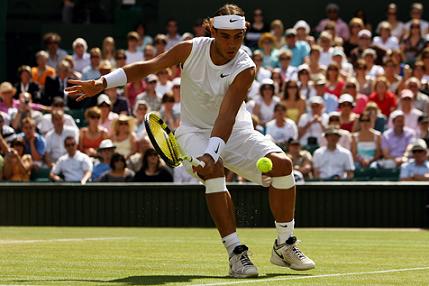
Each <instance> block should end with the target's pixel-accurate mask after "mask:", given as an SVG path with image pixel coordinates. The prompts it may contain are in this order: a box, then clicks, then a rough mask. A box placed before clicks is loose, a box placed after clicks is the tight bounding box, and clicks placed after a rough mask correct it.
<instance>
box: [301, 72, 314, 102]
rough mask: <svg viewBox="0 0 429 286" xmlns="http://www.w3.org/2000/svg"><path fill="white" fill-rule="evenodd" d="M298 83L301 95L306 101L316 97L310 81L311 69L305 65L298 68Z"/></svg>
mask: <svg viewBox="0 0 429 286" xmlns="http://www.w3.org/2000/svg"><path fill="white" fill-rule="evenodd" d="M298 83H299V93H300V94H301V96H302V97H303V98H304V100H306V101H307V100H309V99H310V98H311V97H313V96H315V95H316V90H315V89H314V86H313V82H312V81H311V80H310V68H309V66H308V65H307V64H303V65H300V66H299V67H298Z"/></svg>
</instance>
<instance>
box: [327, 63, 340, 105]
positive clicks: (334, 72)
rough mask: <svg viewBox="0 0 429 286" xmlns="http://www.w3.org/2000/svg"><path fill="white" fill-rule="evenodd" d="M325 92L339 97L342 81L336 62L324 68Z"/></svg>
mask: <svg viewBox="0 0 429 286" xmlns="http://www.w3.org/2000/svg"><path fill="white" fill-rule="evenodd" d="M326 81H327V82H326V84H325V93H329V94H333V95H335V96H336V97H340V95H341V93H342V91H343V89H344V81H343V80H342V79H341V77H340V68H339V66H338V65H337V64H336V63H331V64H329V65H328V68H327V69H326Z"/></svg>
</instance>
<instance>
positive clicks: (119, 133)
mask: <svg viewBox="0 0 429 286" xmlns="http://www.w3.org/2000/svg"><path fill="white" fill-rule="evenodd" d="M133 130H134V118H133V117H130V116H128V115H125V114H120V115H119V117H118V118H117V119H115V120H114V121H113V123H112V142H113V143H114V144H115V146H116V152H117V153H119V154H122V155H123V156H125V157H126V158H127V159H128V158H129V157H130V156H131V155H133V154H134V153H136V152H137V138H136V134H135V133H134V131H133Z"/></svg>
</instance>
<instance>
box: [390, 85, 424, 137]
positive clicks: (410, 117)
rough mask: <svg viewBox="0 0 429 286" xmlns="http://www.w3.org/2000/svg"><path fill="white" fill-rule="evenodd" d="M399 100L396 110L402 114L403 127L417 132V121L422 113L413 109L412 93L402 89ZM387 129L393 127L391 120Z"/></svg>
mask: <svg viewBox="0 0 429 286" xmlns="http://www.w3.org/2000/svg"><path fill="white" fill-rule="evenodd" d="M400 98H401V99H400V105H399V108H398V110H401V111H402V112H403V113H404V118H405V127H408V128H410V129H413V130H418V123H417V119H418V118H419V116H421V115H423V112H421V111H420V110H418V109H417V108H415V107H414V98H413V92H412V91H411V90H409V89H403V90H402V91H401V95H400ZM389 127H393V123H392V118H390V120H389Z"/></svg>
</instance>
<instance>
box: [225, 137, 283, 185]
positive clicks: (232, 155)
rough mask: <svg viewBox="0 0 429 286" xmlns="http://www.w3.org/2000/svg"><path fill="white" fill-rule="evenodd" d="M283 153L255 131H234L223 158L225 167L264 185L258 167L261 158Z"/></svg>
mask: <svg viewBox="0 0 429 286" xmlns="http://www.w3.org/2000/svg"><path fill="white" fill-rule="evenodd" d="M275 152H280V153H281V152H283V151H282V149H280V147H278V146H277V145H276V144H274V143H273V142H272V141H271V140H269V139H267V138H266V137H265V136H264V135H262V134H261V133H259V132H258V131H255V130H238V131H235V130H234V131H233V133H232V134H231V137H230V138H229V140H228V142H227V144H226V146H225V149H224V151H223V153H222V158H223V161H224V165H225V167H227V168H228V169H230V170H231V171H233V172H234V173H236V174H238V175H240V176H242V177H244V178H246V179H247V180H250V181H252V182H254V183H257V184H262V181H261V172H260V171H259V170H258V168H257V167H256V162H257V161H258V159H259V158H261V157H264V156H265V155H267V154H270V153H275Z"/></svg>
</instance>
